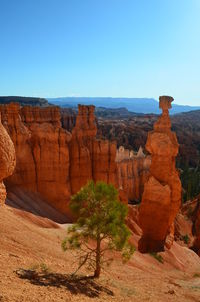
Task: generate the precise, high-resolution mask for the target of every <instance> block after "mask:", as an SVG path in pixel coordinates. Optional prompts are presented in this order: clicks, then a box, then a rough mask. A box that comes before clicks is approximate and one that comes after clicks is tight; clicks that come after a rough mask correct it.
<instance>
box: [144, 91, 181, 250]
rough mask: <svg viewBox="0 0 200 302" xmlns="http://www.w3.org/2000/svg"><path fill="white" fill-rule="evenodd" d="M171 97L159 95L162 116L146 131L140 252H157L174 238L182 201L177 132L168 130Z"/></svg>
mask: <svg viewBox="0 0 200 302" xmlns="http://www.w3.org/2000/svg"><path fill="white" fill-rule="evenodd" d="M172 101H173V99H172V98H170V97H160V108H161V109H162V110H163V113H162V115H161V117H160V118H159V119H158V121H157V122H156V123H155V124H154V131H152V132H150V133H148V139H147V143H146V149H147V151H149V153H150V154H151V156H152V163H151V167H150V177H149V180H148V181H147V182H146V183H145V186H144V193H143V196H142V203H141V206H140V215H139V221H140V226H141V228H142V231H143V236H142V238H141V240H140V242H139V250H140V251H141V252H150V251H153V252H156V251H160V250H163V249H164V244H165V241H166V237H167V235H168V234H169V233H171V234H170V235H171V236H170V237H169V238H168V241H167V243H168V247H170V245H171V244H172V242H173V223H174V219H175V217H176V214H177V212H178V210H179V207H180V204H181V182H180V179H179V175H178V172H177V171H176V168H175V157H176V155H177V153H178V142H177V139H176V134H175V133H173V132H171V122H170V118H169V113H168V109H169V108H171V102H172Z"/></svg>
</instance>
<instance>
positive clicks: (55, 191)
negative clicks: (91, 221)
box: [0, 104, 117, 215]
mask: <svg viewBox="0 0 200 302" xmlns="http://www.w3.org/2000/svg"><path fill="white" fill-rule="evenodd" d="M0 111H1V114H2V123H3V125H4V126H5V127H6V129H7V131H8V133H9V134H10V136H11V139H12V141H13V143H14V146H15V149H16V156H17V165H16V169H15V173H14V174H13V175H12V176H10V177H9V178H8V179H7V181H6V186H7V188H8V189H9V191H10V192H12V191H13V192H15V191H16V189H17V188H19V189H20V190H25V192H26V194H25V195H26V196H28V192H30V196H32V195H31V194H32V193H39V194H40V195H41V199H42V200H44V201H45V200H46V201H47V202H48V203H49V204H50V205H52V206H53V207H54V208H56V209H57V210H59V211H60V212H62V213H64V214H67V215H69V214H70V213H69V209H68V204H69V200H70V196H71V194H73V193H76V192H77V191H78V190H79V189H80V188H81V186H83V185H84V184H86V183H87V181H88V180H90V179H94V180H95V181H96V180H104V181H105V182H109V183H113V184H115V185H116V187H117V170H116V169H117V166H116V163H115V156H116V144H115V143H111V142H109V141H104V140H97V139H96V131H97V127H96V120H95V116H94V106H79V113H78V116H77V118H76V126H75V127H74V129H73V131H72V134H71V133H69V132H68V131H66V130H65V129H64V128H62V126H61V115H60V108H58V107H53V106H52V107H45V108H38V107H30V106H25V107H20V106H19V105H18V104H9V105H2V106H0Z"/></svg>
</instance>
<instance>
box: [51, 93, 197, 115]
mask: <svg viewBox="0 0 200 302" xmlns="http://www.w3.org/2000/svg"><path fill="white" fill-rule="evenodd" d="M47 100H48V101H49V103H52V104H54V105H57V106H61V107H77V105H78V104H85V105H95V106H96V107H105V108H121V107H125V108H126V109H128V110H129V111H130V112H135V113H145V114H146V113H155V114H159V113H160V109H159V106H158V101H156V100H155V99H153V98H111V97H60V98H47ZM199 109H200V106H185V105H177V104H173V106H172V109H171V110H170V113H171V114H176V113H181V112H188V111H192V110H199Z"/></svg>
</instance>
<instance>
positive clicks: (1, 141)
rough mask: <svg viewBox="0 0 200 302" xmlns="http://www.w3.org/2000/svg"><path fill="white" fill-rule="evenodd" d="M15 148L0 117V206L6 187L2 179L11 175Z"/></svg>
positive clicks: (3, 199)
mask: <svg viewBox="0 0 200 302" xmlns="http://www.w3.org/2000/svg"><path fill="white" fill-rule="evenodd" d="M15 163H16V159H15V149H14V145H13V142H12V141H11V139H10V137H9V135H8V133H7V131H6V129H5V128H4V127H3V125H2V123H1V117H0V206H1V205H3V204H4V202H5V199H6V188H5V186H4V183H3V179H4V178H6V177H8V176H9V175H11V174H12V173H13V171H14V168H15Z"/></svg>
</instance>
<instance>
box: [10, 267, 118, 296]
mask: <svg viewBox="0 0 200 302" xmlns="http://www.w3.org/2000/svg"><path fill="white" fill-rule="evenodd" d="M15 273H16V274H17V275H18V276H19V278H21V279H27V280H29V281H30V283H31V284H34V285H39V286H54V287H58V288H60V287H63V288H66V289H67V290H69V291H70V292H71V293H72V294H74V295H77V294H84V295H86V296H88V297H90V298H96V297H99V295H100V294H101V293H105V294H107V295H109V296H114V294H113V292H112V291H111V290H109V289H108V288H106V287H104V286H102V285H100V284H98V283H97V282H96V281H95V279H94V277H92V276H90V277H86V276H84V277H81V276H72V275H67V274H58V273H46V272H37V271H35V270H26V269H19V270H17V271H15Z"/></svg>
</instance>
